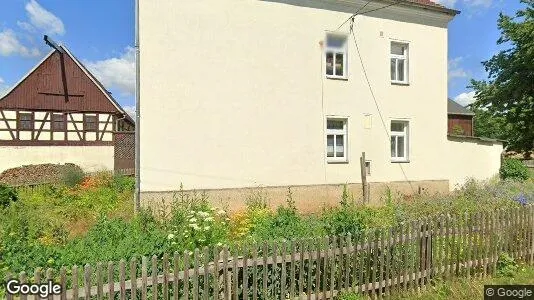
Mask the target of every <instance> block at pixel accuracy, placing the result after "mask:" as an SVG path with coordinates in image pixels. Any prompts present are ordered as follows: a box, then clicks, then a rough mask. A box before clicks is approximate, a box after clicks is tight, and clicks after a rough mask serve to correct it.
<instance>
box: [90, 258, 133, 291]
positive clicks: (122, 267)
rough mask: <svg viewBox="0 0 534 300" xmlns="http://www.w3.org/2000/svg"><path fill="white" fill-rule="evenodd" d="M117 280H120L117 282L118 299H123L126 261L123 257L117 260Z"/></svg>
mask: <svg viewBox="0 0 534 300" xmlns="http://www.w3.org/2000/svg"><path fill="white" fill-rule="evenodd" d="M119 280H120V283H119V287H120V299H121V300H125V299H126V261H125V260H124V259H121V260H120V261H119ZM89 291H90V290H89ZM88 299H89V298H88Z"/></svg>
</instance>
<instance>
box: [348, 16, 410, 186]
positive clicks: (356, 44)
mask: <svg viewBox="0 0 534 300" xmlns="http://www.w3.org/2000/svg"><path fill="white" fill-rule="evenodd" d="M350 34H351V35H352V39H353V41H354V45H355V46H356V52H357V53H358V58H359V59H360V64H361V66H362V71H363V75H364V77H365V81H366V82H367V86H368V87H369V92H370V93H371V97H372V98H373V101H374V103H375V106H376V110H377V111H378V115H379V116H380V121H381V122H382V126H383V128H384V131H385V133H386V136H387V138H388V140H390V139H391V135H390V134H389V131H388V127H387V125H386V122H385V120H384V116H383V115H382V111H381V110H380V106H379V105H378V101H377V100H376V96H375V93H374V91H373V87H372V86H371V81H370V80H369V76H368V75H367V70H366V68H365V64H364V62H363V58H362V55H361V53H360V47H359V46H358V42H357V41H356V35H355V34H354V17H352V18H351V21H350ZM399 167H400V169H401V172H402V175H403V176H404V179H405V180H406V182H408V184H409V185H410V188H411V190H412V192H414V188H413V186H412V182H411V181H410V180H409V179H408V176H406V172H405V171H404V168H403V167H402V165H400V164H399Z"/></svg>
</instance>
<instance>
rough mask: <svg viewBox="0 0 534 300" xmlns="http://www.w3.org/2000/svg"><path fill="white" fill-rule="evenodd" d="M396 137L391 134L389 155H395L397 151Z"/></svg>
mask: <svg viewBox="0 0 534 300" xmlns="http://www.w3.org/2000/svg"><path fill="white" fill-rule="evenodd" d="M396 141H397V137H396V136H392V137H391V157H397V152H396V151H395V149H397V142H396Z"/></svg>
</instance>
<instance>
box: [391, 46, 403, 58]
mask: <svg viewBox="0 0 534 300" xmlns="http://www.w3.org/2000/svg"><path fill="white" fill-rule="evenodd" d="M405 49H406V45H403V44H399V43H391V54H395V55H404V51H405Z"/></svg>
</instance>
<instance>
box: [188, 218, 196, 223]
mask: <svg viewBox="0 0 534 300" xmlns="http://www.w3.org/2000/svg"><path fill="white" fill-rule="evenodd" d="M196 221H197V219H196V218H191V219H189V222H190V223H196Z"/></svg>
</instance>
